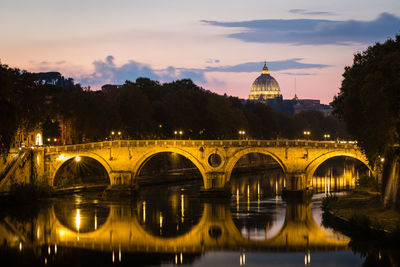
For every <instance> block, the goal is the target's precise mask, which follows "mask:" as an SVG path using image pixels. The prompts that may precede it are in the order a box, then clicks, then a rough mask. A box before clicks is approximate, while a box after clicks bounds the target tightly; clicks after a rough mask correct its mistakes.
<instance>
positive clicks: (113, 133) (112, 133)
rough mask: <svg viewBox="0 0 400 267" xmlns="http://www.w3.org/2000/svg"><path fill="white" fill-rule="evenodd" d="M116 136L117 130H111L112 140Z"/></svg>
mask: <svg viewBox="0 0 400 267" xmlns="http://www.w3.org/2000/svg"><path fill="white" fill-rule="evenodd" d="M114 136H115V132H114V131H111V141H112V140H113V139H114Z"/></svg>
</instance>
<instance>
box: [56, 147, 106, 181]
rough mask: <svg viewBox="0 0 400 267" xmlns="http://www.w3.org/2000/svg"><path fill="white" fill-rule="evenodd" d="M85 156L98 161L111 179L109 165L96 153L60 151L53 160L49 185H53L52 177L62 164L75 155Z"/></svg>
mask: <svg viewBox="0 0 400 267" xmlns="http://www.w3.org/2000/svg"><path fill="white" fill-rule="evenodd" d="M77 156H79V157H87V158H91V159H93V160H95V161H97V162H98V163H100V165H101V166H102V167H103V168H104V169H105V170H106V172H107V176H108V178H109V180H110V181H111V176H110V174H111V172H112V169H111V166H110V165H109V164H108V162H107V161H106V160H105V159H104V158H102V157H101V156H99V155H97V154H96V153H90V152H82V153H60V154H58V155H57V159H56V160H55V162H57V163H56V164H55V166H54V173H53V175H52V177H51V181H50V182H51V185H53V186H54V179H55V177H56V175H57V172H58V171H59V170H60V168H61V167H62V166H64V164H66V163H67V162H68V161H70V160H71V159H73V158H75V157H77Z"/></svg>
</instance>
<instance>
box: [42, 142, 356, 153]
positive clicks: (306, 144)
mask: <svg viewBox="0 0 400 267" xmlns="http://www.w3.org/2000/svg"><path fill="white" fill-rule="evenodd" d="M160 146H161V147H176V146H178V147H208V146H211V147H309V148H341V149H343V148H344V149H347V148H348V149H350V148H351V149H357V148H358V146H357V143H356V142H354V141H341V142H337V141H314V140H285V139H276V140H116V141H103V142H93V143H85V144H76V145H66V146H52V147H46V148H45V151H46V152H47V153H57V152H69V151H79V150H93V149H105V148H118V147H160Z"/></svg>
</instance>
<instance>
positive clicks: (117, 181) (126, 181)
mask: <svg viewBox="0 0 400 267" xmlns="http://www.w3.org/2000/svg"><path fill="white" fill-rule="evenodd" d="M133 177H134V175H133V173H132V172H130V171H113V172H111V173H109V178H110V184H111V185H122V184H123V185H133V181H134V178H133Z"/></svg>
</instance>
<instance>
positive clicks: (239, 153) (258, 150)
mask: <svg viewBox="0 0 400 267" xmlns="http://www.w3.org/2000/svg"><path fill="white" fill-rule="evenodd" d="M251 153H260V154H264V155H268V156H271V157H272V158H273V159H274V160H275V161H276V162H277V163H278V164H279V166H280V167H281V168H282V171H283V172H284V173H285V172H286V167H285V165H284V164H283V162H282V160H281V159H280V158H279V157H278V156H277V155H275V154H274V153H272V152H270V151H268V150H267V149H265V148H259V147H251V148H246V149H242V150H239V151H237V152H236V153H235V154H233V156H232V157H231V158H230V159H229V160H228V162H227V164H226V167H225V169H226V182H229V181H230V180H231V175H232V171H233V168H234V167H235V165H236V163H237V162H238V161H239V159H240V158H241V157H243V156H245V155H247V154H251Z"/></svg>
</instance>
